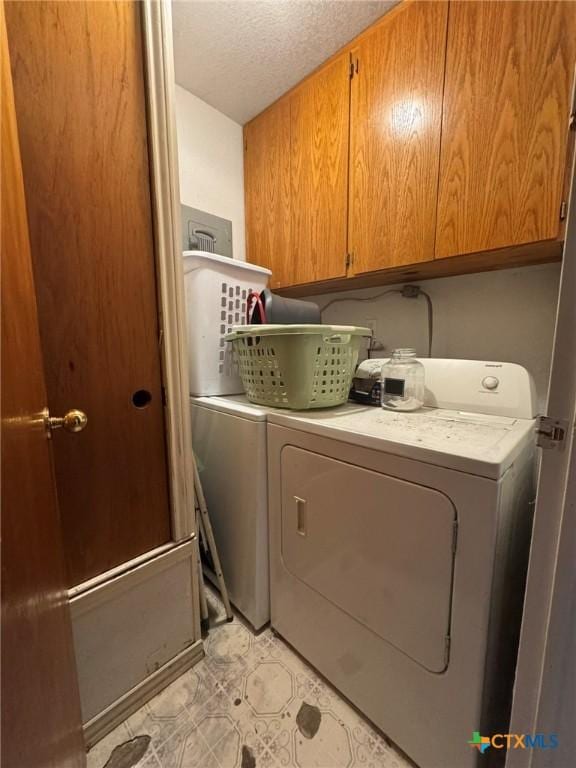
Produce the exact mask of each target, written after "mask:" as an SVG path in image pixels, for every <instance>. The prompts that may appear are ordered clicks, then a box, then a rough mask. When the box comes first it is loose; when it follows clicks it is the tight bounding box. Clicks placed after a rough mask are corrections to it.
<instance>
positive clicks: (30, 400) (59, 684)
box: [0, 3, 86, 768]
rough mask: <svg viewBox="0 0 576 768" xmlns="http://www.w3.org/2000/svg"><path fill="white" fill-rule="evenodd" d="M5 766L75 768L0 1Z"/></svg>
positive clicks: (68, 656)
mask: <svg viewBox="0 0 576 768" xmlns="http://www.w3.org/2000/svg"><path fill="white" fill-rule="evenodd" d="M0 68H1V88H2V96H1V100H0V106H1V113H2V114H1V133H2V136H1V139H2V152H1V154H0V158H1V174H2V175H1V184H2V189H1V191H0V199H1V211H0V222H1V227H0V229H1V232H0V236H1V240H2V365H1V368H2V526H1V540H2V558H1V559H2V643H1V645H2V746H1V763H2V765H3V766H4V768H23V767H24V766H25V768H83V767H84V766H85V765H86V756H85V754H84V742H83V738H82V730H81V715H80V698H79V694H78V684H77V679H76V664H75V659H74V651H73V647H72V629H71V624H70V612H69V609H68V594H67V589H66V581H67V580H66V571H65V564H64V554H63V546H62V538H61V529H60V519H59V513H58V502H57V498H56V486H55V482H54V476H53V471H52V455H51V450H50V441H49V440H48V439H47V436H46V431H45V428H44V422H43V418H42V411H43V409H44V408H45V406H46V387H45V383H44V374H43V370H42V354H41V349H40V338H39V332H38V316H37V311H36V297H35V294H34V280H33V276H32V262H31V258H30V243H29V239H28V224H27V220H26V201H25V199H24V184H23V179H22V169H21V165H20V153H19V147H18V134H17V129H16V121H15V110H14V98H13V92H12V81H11V74H10V62H9V57H8V48H7V41H6V27H5V23H4V5H3V3H0Z"/></svg>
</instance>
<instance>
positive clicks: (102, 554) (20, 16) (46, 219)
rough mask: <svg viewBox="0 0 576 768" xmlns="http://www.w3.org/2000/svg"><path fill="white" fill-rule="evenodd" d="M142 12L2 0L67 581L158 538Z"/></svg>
mask: <svg viewBox="0 0 576 768" xmlns="http://www.w3.org/2000/svg"><path fill="white" fill-rule="evenodd" d="M139 12H140V9H139V7H138V4H137V3H133V2H113V1H112V2H84V1H83V0H79V2H10V3H7V26H8V42H9V46H10V52H11V58H12V73H13V78H14V87H15V97H16V112H17V117H18V130H19V134H20V144H21V152H22V165H23V170H24V181H25V189H26V197H27V204H28V215H29V226H30V236H31V246H32V258H33V264H34V274H35V281H36V291H37V300H38V310H39V318H40V334H41V339H42V350H43V357H44V366H45V373H46V384H47V390H48V404H49V407H50V411H51V413H52V415H55V416H61V415H63V414H64V413H65V412H66V411H67V410H68V409H69V408H80V409H81V410H83V411H85V412H86V414H87V415H88V426H87V427H86V429H85V430H84V432H82V433H81V434H80V435H74V436H72V435H70V434H67V433H65V432H64V430H60V431H59V432H58V433H55V435H54V440H53V444H54V454H55V466H56V477H57V486H58V495H59V500H60V508H61V513H62V524H63V533H64V545H65V554H66V560H67V564H68V574H69V584H70V585H73V584H78V583H79V582H82V581H84V580H86V579H88V578H90V577H92V576H96V575H98V574H99V573H102V572H103V571H106V570H108V569H109V568H112V567H113V566H116V565H118V564H120V563H122V562H125V561H126V560H129V559H130V558H132V557H135V556H136V555H139V554H142V553H143V552H145V551H147V550H149V549H152V548H154V547H156V546H159V545H160V544H163V543H165V542H166V541H168V540H169V539H170V510H169V497H168V483H167V467H166V454H165V435H164V414H163V405H162V394H161V370H160V353H159V340H158V315H157V304H156V282H155V264H154V253H153V232H152V217H151V200H150V182H149V167H148V148H147V130H146V105H145V94H144V81H143V61H142V49H141V29H140V16H139ZM141 389H144V390H147V391H149V392H150V394H151V398H152V399H151V402H150V404H149V405H148V406H147V407H145V408H142V409H139V408H136V407H134V405H133V402H132V396H133V393H134V392H135V391H137V390H141Z"/></svg>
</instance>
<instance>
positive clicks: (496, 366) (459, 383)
mask: <svg viewBox="0 0 576 768" xmlns="http://www.w3.org/2000/svg"><path fill="white" fill-rule="evenodd" d="M382 362H383V361H378V363H377V364H380V365H381V363H382ZM420 362H421V363H423V364H424V366H425V368H426V407H424V408H421V409H420V410H419V411H413V412H411V413H401V412H398V411H389V410H385V409H383V408H378V407H374V406H366V405H359V404H356V403H346V404H345V405H341V406H339V407H338V408H322V409H318V410H310V411H290V410H287V409H283V408H268V407H266V406H260V405H254V404H252V403H250V402H248V400H247V399H246V397H245V396H244V395H238V396H234V397H192V398H191V402H193V403H196V404H197V405H202V406H204V407H206V408H211V409H212V410H215V411H220V412H223V413H229V414H232V415H236V416H240V417H243V418H248V419H252V420H254V421H266V420H267V421H268V423H270V424H277V425H279V426H283V427H289V428H291V429H297V430H301V431H303V432H309V433H312V434H316V435H320V436H323V437H327V438H331V439H336V440H341V441H342V442H346V443H350V444H352V445H358V446H363V447H366V448H371V449H374V450H379V451H384V452H386V453H394V454H396V455H398V456H404V457H406V458H410V459H415V460H418V461H424V462H426V463H429V464H436V465H439V466H443V467H447V468H449V469H456V470H459V471H462V472H468V473H470V474H474V475H479V476H481V477H488V478H491V479H498V478H499V477H501V476H502V475H503V474H504V472H505V471H506V470H507V469H508V468H509V467H510V466H511V465H512V464H513V462H514V461H515V459H516V458H517V456H518V455H519V454H520V453H521V452H522V451H523V450H524V448H525V447H526V446H530V445H535V434H534V416H535V414H536V406H535V403H536V398H535V393H534V385H533V382H532V378H531V376H530V374H529V373H528V371H526V369H525V368H523V367H522V366H520V365H516V364H514V363H491V362H483V361H476V360H440V359H425V358H422V359H421V360H420ZM486 379H488V381H486ZM494 380H496V381H494ZM486 385H488V387H487V386H486Z"/></svg>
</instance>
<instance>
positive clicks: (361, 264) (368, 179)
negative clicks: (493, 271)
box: [349, 2, 448, 273]
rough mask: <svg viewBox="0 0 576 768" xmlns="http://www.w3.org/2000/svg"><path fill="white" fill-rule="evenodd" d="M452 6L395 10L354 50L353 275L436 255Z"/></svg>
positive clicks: (421, 4) (418, 5)
mask: <svg viewBox="0 0 576 768" xmlns="http://www.w3.org/2000/svg"><path fill="white" fill-rule="evenodd" d="M447 13H448V4H447V3H446V2H434V3H431V2H413V3H407V4H406V5H404V6H402V7H400V8H398V9H397V10H395V11H392V12H391V14H390V17H389V18H386V19H384V20H383V21H382V22H381V23H380V24H378V25H377V26H376V27H375V28H374V29H373V30H372V31H369V32H368V33H367V34H366V35H365V36H364V38H363V39H362V40H361V42H360V44H359V45H358V46H357V47H356V48H355V49H354V51H353V54H352V56H353V62H354V66H355V69H356V70H357V71H355V73H354V77H353V79H352V94H351V120H350V123H351V137H350V140H351V144H350V221H349V228H350V244H349V247H350V251H351V253H352V255H353V262H352V268H353V271H354V273H361V272H372V271H374V270H378V269H384V268H386V267H395V266H400V265H405V264H413V263H415V262H419V261H428V260H431V259H433V258H434V233H435V226H436V202H437V184H438V162H439V157H440V124H441V116H442V85H443V77H444V56H445V43H446V25H447Z"/></svg>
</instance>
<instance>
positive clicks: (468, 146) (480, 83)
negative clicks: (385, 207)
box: [436, 0, 576, 257]
mask: <svg viewBox="0 0 576 768" xmlns="http://www.w3.org/2000/svg"><path fill="white" fill-rule="evenodd" d="M575 55H576V7H575V5H574V3H573V2H553V1H551V0H547V1H546V2H536V1H532V0H530V2H520V1H519V0H515V1H514V2H507V1H504V0H502V1H501V2H451V3H450V20H449V25H448V48H447V59H446V84H445V92H444V112H443V121H442V152H441V164H440V185H439V207H438V230H437V236H436V256H437V257H444V256H453V255H455V254H462V253H470V252H475V251H483V250H488V249H495V248H501V247H504V246H509V245H518V244H521V243H530V242H535V241H537V240H546V239H551V238H555V237H556V236H557V235H558V231H559V226H560V203H561V200H562V191H563V181H564V171H565V162H566V149H567V138H568V115H569V111H570V94H571V84H572V78H573V75H574V60H575Z"/></svg>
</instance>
